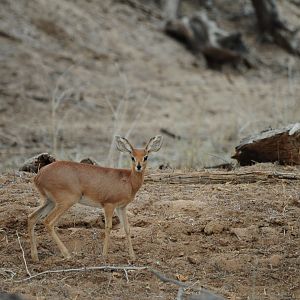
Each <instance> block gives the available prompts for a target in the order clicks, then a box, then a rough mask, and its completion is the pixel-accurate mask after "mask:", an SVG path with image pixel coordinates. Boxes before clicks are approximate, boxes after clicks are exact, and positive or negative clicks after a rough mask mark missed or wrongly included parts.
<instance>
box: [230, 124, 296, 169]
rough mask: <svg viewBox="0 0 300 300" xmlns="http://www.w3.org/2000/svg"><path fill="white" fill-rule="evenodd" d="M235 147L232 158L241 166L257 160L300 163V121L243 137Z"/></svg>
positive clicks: (290, 163) (288, 163)
mask: <svg viewBox="0 0 300 300" xmlns="http://www.w3.org/2000/svg"><path fill="white" fill-rule="evenodd" d="M235 149H236V153H235V154H234V155H233V156H232V158H234V159H236V160H238V162H239V163H240V165H241V166H246V165H251V164H254V163H255V162H279V164H287V165H300V123H296V124H291V125H288V126H287V127H284V128H280V129H269V130H265V131H262V132H260V133H258V134H256V135H253V136H250V137H247V138H245V139H243V140H242V141H241V143H240V144H239V145H238V146H237V147H236V148H235Z"/></svg>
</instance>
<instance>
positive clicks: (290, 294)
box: [0, 165, 300, 300]
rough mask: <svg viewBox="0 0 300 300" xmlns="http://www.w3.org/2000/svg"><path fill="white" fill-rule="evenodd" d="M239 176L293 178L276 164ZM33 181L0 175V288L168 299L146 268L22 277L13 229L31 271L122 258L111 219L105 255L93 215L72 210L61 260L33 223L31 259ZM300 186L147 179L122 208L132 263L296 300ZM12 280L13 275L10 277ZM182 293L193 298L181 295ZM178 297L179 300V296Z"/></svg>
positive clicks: (237, 292)
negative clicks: (34, 253)
mask: <svg viewBox="0 0 300 300" xmlns="http://www.w3.org/2000/svg"><path fill="white" fill-rule="evenodd" d="M243 170H246V171H253V170H254V171H260V170H264V171H266V170H267V171H279V172H285V173H294V174H297V175H298V176H299V175H300V172H299V169H298V168H291V167H289V168H283V167H278V166H274V165H267V166H254V167H251V168H250V167H249V168H248V169H247V168H244V169H243ZM32 178H33V175H31V174H28V173H23V172H10V173H7V174H2V175H1V176H0V186H1V190H0V191H1V194H0V240H1V243H0V255H1V268H0V286H1V290H4V291H10V292H17V293H20V294H23V295H25V296H27V297H28V299H175V298H176V295H177V291H178V287H177V286H176V285H174V284H171V283H163V282H161V281H160V280H159V279H158V278H157V277H155V276H154V275H153V274H151V273H150V272H149V271H146V270H140V271H139V270H134V271H128V280H127V279H126V275H125V273H124V271H118V270H114V271H99V270H98V271H97V270H94V271H86V272H71V273H57V274H46V275H43V276H40V277H37V278H34V279H32V280H30V281H21V282H20V281H18V282H16V281H17V280H22V279H25V278H27V277H28V275H27V274H26V269H25V265H24V261H23V258H22V251H21V247H20V245H19V242H18V238H17V232H18V234H19V237H20V241H21V244H22V247H23V248H24V253H25V258H26V261H27V264H28V269H29V271H30V272H31V274H32V275H34V274H36V273H39V272H43V271H47V270H56V269H68V268H80V267H92V266H102V265H114V266H122V265H128V264H130V263H132V262H129V261H128V253H127V247H126V243H125V239H124V236H123V231H122V230H121V229H120V228H119V224H118V220H117V218H115V219H114V230H113V231H112V240H111V248H110V255H109V258H108V259H107V260H106V261H104V260H103V258H102V256H101V247H102V239H103V234H104V230H103V229H102V228H103V224H102V222H101V221H102V217H100V218H99V216H102V212H101V210H95V209H92V208H86V207H82V206H79V205H78V206H75V207H74V208H72V209H71V211H70V212H68V213H67V214H66V215H65V216H64V217H63V218H62V220H61V221H60V222H59V229H58V232H59V234H60V235H61V238H62V240H63V241H64V242H65V243H66V245H67V247H68V248H69V249H70V251H71V252H72V258H71V259H70V260H64V259H62V258H61V257H60V255H59V252H58V249H57V247H56V245H55V244H54V243H53V241H51V239H50V238H49V236H48V234H47V233H46V231H45V230H44V227H43V225H42V224H40V225H37V227H36V233H37V235H38V243H39V246H38V251H39V255H40V261H39V262H38V263H33V261H32V260H31V258H30V249H29V241H28V236H27V232H26V220H27V215H28V213H30V212H31V211H32V210H33V209H34V207H36V206H37V205H38V201H39V200H38V199H39V196H38V193H37V191H36V190H35V188H34V187H33V184H32ZM299 197H300V196H299V181H296V180H294V181H293V180H283V179H278V180H277V181H274V182H273V183H270V182H263V181H262V182H256V183H248V184H234V182H227V183H225V184H209V183H207V184H187V183H186V184H168V183H159V182H147V183H145V184H144V186H143V187H142V189H141V191H140V192H139V193H138V195H137V198H136V200H135V201H134V202H133V203H132V204H130V206H129V219H130V223H131V226H132V237H133V246H134V250H135V252H136V255H137V261H135V262H134V263H132V264H133V265H134V266H150V267H152V268H154V269H156V270H158V271H160V272H162V273H163V274H165V275H166V276H168V277H169V278H173V279H176V278H177V279H179V280H183V281H186V282H187V283H190V284H192V286H193V287H195V288H196V287H200V286H203V287H205V288H208V289H210V290H212V291H214V292H216V293H218V294H220V295H223V296H224V297H225V298H226V299H272V300H273V299H274V300H275V299H276V300H277V299H285V300H287V299H290V300H292V299H293V300H294V299H300V285H299V284H300V272H299V270H300V256H299V245H300V234H299V232H300V221H299V216H300V198H299ZM12 276H13V278H12ZM185 293H186V295H188V294H192V293H195V290H193V289H187V290H186V291H185ZM184 299H185V298H184Z"/></svg>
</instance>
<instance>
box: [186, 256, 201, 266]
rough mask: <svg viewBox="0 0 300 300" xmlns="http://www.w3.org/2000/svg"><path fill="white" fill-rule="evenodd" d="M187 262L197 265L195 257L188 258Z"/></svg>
mask: <svg viewBox="0 0 300 300" xmlns="http://www.w3.org/2000/svg"><path fill="white" fill-rule="evenodd" d="M187 260H188V262H189V263H190V264H192V265H197V264H198V263H199V262H198V260H197V259H196V258H195V257H193V256H188V257H187Z"/></svg>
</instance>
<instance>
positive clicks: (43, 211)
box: [28, 198, 54, 261]
mask: <svg viewBox="0 0 300 300" xmlns="http://www.w3.org/2000/svg"><path fill="white" fill-rule="evenodd" d="M53 208H54V203H53V202H52V201H51V200H50V199H49V198H46V199H45V202H44V204H43V205H41V206H40V207H38V208H37V209H36V210H35V211H34V212H32V213H31V214H30V215H29V216H28V235H29V240H30V249H31V257H32V259H33V260H34V261H38V260H39V257H38V252H37V243H36V238H35V234H34V227H35V225H36V223H37V222H38V221H40V220H41V219H42V218H44V217H45V216H47V215H48V214H49V212H50V211H51V210H52V209H53Z"/></svg>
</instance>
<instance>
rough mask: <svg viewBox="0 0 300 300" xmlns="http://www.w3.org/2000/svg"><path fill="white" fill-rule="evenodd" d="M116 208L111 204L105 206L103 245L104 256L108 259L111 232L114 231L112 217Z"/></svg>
mask: <svg viewBox="0 0 300 300" xmlns="http://www.w3.org/2000/svg"><path fill="white" fill-rule="evenodd" d="M114 209H115V208H114V206H112V205H111V204H107V205H105V206H104V215H105V238H104V243H103V256H104V257H107V253H108V247H109V240H110V232H111V229H112V217H113V214H114Z"/></svg>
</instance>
